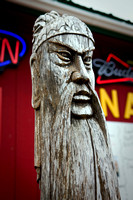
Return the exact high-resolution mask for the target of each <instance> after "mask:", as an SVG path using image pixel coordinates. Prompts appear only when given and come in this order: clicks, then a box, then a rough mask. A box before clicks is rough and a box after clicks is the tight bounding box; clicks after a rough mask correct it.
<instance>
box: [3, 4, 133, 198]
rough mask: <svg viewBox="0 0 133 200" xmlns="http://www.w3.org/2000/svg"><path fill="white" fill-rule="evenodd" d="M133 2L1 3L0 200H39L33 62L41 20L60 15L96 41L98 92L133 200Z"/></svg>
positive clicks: (124, 193)
mask: <svg viewBox="0 0 133 200" xmlns="http://www.w3.org/2000/svg"><path fill="white" fill-rule="evenodd" d="M132 4H133V2H132V1H131V0H126V1H124V0H122V1H120V0H117V1H115V0H112V1H110V2H107V1H105V0H101V1H100V2H99V1H98V0H95V1H94V0H93V1H92V0H82V1H79V0H71V1H70V0H10V1H0V19H1V20H0V177H1V178H0V199H1V200H29V199H32V200H39V199H40V192H39V187H38V184H37V183H36V172H35V169H34V111H33V109H32V107H31V75H30V66H29V58H30V55H31V48H32V29H33V25H34V21H35V20H36V18H37V17H38V16H39V15H41V14H44V13H46V12H49V11H51V10H55V11H57V12H59V13H60V14H63V13H68V14H69V15H73V16H76V17H78V18H79V19H81V20H82V21H84V22H85V23H86V24H87V25H88V26H89V27H90V29H91V31H92V33H93V36H94V38H95V47H96V50H95V51H94V56H93V69H94V72H95V78H96V91H97V93H98V95H99V98H100V101H101V105H102V108H103V111H104V114H105V116H106V119H107V123H108V128H109V134H110V139H111V145H112V151H113V156H114V160H115V167H116V171H117V176H118V180H119V186H120V192H121V197H122V200H132V199H133V190H132V188H133V155H132V152H133V14H132V13H133V12H132V7H133V5H132Z"/></svg>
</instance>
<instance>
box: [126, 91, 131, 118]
mask: <svg viewBox="0 0 133 200" xmlns="http://www.w3.org/2000/svg"><path fill="white" fill-rule="evenodd" d="M131 115H133V93H131V92H129V93H128V95H127V101H126V107H125V113H124V118H125V119H130V117H131Z"/></svg>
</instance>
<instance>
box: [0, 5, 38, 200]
mask: <svg viewBox="0 0 133 200" xmlns="http://www.w3.org/2000/svg"><path fill="white" fill-rule="evenodd" d="M0 11H1V13H0V18H1V19H3V21H2V20H1V21H0V29H4V30H7V31H11V32H14V33H16V34H18V35H20V36H21V37H22V38H23V39H24V40H25V42H26V45H27V52H26V54H25V55H24V57H23V58H22V59H21V60H20V62H19V64H18V66H16V67H13V66H12V65H10V66H8V68H7V69H5V70H4V72H2V73H0V88H1V90H2V93H0V94H1V95H0V96H1V97H2V98H1V101H2V106H1V110H0V112H1V113H0V116H1V124H0V125H1V127H0V150H1V151H0V153H1V155H0V199H1V200H29V199H32V200H37V199H39V189H38V184H37V183H36V172H35V170H34V111H33V109H32V107H31V77H30V67H29V57H30V54H31V41H32V27H33V22H34V20H35V18H36V17H34V16H33V17H32V16H31V17H30V15H28V14H26V13H25V12H21V11H20V10H17V9H16V8H15V6H11V7H10V6H3V8H2V7H1V8H0Z"/></svg>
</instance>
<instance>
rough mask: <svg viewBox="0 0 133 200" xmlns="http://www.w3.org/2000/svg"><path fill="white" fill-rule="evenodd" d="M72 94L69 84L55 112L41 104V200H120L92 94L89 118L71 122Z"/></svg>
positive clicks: (94, 97) (106, 141)
mask: <svg viewBox="0 0 133 200" xmlns="http://www.w3.org/2000/svg"><path fill="white" fill-rule="evenodd" d="M76 91H77V88H76V85H75V86H74V85H73V83H69V84H68V85H67V88H65V90H64V92H63V93H62V95H61V99H60V102H59V104H58V106H57V109H55V110H54V109H53V108H52V106H51V105H48V102H47V100H46V99H45V100H44V101H42V102H41V108H40V112H41V113H40V120H41V123H40V124H41V127H40V130H41V131H40V134H41V137H40V138H41V144H40V145H41V180H40V189H41V200H49V199H51V200H52V199H54V200H55V199H57V200H63V199H68V200H72V199H73V200H81V199H84V200H109V199H111V200H115V199H120V197H119V192H118V187H117V186H118V185H117V178H116V173H115V170H114V166H113V162H112V156H111V151H110V143H109V141H108V135H107V131H106V125H105V120H104V117H103V114H101V112H102V111H101V106H100V104H99V100H98V98H97V95H96V92H95V91H93V90H92V89H91V91H92V93H93V95H92V103H93V105H92V107H93V110H94V114H93V117H91V118H89V119H74V118H72V117H71V105H72V98H73V95H74V93H75V92H76ZM68 94H69V95H68ZM99 124H101V127H100V125H99Z"/></svg>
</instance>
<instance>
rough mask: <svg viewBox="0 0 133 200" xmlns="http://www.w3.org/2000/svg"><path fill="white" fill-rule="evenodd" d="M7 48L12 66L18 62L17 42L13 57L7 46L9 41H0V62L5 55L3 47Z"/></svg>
mask: <svg viewBox="0 0 133 200" xmlns="http://www.w3.org/2000/svg"><path fill="white" fill-rule="evenodd" d="M6 46H7V49H8V52H9V55H10V58H11V61H12V63H13V64H16V63H17V62H18V54H19V41H18V40H17V42H16V47H15V55H14V56H13V53H12V50H11V46H10V44H9V41H8V40H7V39H6V38H4V39H3V41H2V47H1V57H0V62H3V61H4V55H5V47H6Z"/></svg>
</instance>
